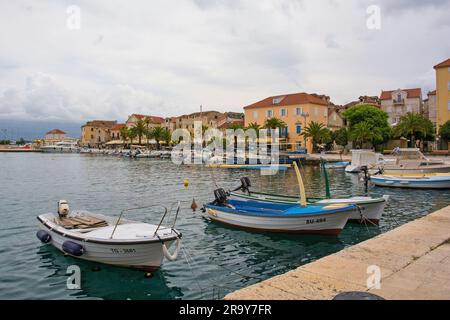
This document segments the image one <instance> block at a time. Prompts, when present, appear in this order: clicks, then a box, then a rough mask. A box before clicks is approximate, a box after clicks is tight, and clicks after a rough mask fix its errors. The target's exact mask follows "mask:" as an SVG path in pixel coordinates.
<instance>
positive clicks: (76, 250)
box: [62, 241, 84, 257]
mask: <svg viewBox="0 0 450 320" xmlns="http://www.w3.org/2000/svg"><path fill="white" fill-rule="evenodd" d="M62 249H63V250H64V252H66V253H68V254H70V255H72V256H75V257H79V256H82V255H83V253H84V248H83V246H82V245H81V244H78V243H75V242H73V241H64V243H63V245H62Z"/></svg>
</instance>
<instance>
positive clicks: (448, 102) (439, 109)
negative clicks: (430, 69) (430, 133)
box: [434, 58, 450, 128]
mask: <svg viewBox="0 0 450 320" xmlns="http://www.w3.org/2000/svg"><path fill="white" fill-rule="evenodd" d="M434 69H435V70H436V123H437V127H438V128H439V127H440V126H442V125H443V124H444V123H446V122H447V121H449V120H450V58H449V59H447V60H445V61H443V62H441V63H439V64H437V65H435V66H434Z"/></svg>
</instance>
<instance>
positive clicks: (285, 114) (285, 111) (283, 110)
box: [280, 109, 287, 117]
mask: <svg viewBox="0 0 450 320" xmlns="http://www.w3.org/2000/svg"><path fill="white" fill-rule="evenodd" d="M280 115H281V116H282V117H286V116H287V109H281V110H280Z"/></svg>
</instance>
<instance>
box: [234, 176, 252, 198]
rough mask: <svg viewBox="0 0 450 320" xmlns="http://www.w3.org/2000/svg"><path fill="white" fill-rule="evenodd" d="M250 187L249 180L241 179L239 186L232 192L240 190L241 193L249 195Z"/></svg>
mask: <svg viewBox="0 0 450 320" xmlns="http://www.w3.org/2000/svg"><path fill="white" fill-rule="evenodd" d="M251 186H252V184H251V182H250V179H249V178H248V177H242V178H241V185H240V186H239V187H237V188H236V189H234V190H233V191H238V190H241V191H242V192H247V193H248V194H250V187H251Z"/></svg>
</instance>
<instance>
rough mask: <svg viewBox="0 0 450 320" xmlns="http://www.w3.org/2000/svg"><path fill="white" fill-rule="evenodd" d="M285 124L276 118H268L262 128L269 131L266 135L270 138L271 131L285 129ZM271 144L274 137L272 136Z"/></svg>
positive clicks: (273, 141)
mask: <svg viewBox="0 0 450 320" xmlns="http://www.w3.org/2000/svg"><path fill="white" fill-rule="evenodd" d="M286 127H287V124H286V122H284V121H283V120H281V119H278V118H270V119H267V120H266V122H265V123H264V128H265V129H269V132H268V135H269V136H272V130H276V129H278V128H286ZM272 143H275V137H273V136H272Z"/></svg>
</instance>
